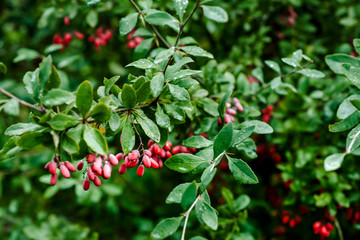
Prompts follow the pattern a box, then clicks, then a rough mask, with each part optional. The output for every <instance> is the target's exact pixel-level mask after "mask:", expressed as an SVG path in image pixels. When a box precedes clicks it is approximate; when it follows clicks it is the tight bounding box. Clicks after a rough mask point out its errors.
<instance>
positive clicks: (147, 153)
mask: <svg viewBox="0 0 360 240" xmlns="http://www.w3.org/2000/svg"><path fill="white" fill-rule="evenodd" d="M144 154H145V155H146V156H148V157H151V155H152V154H151V151H150V150H145V151H144Z"/></svg>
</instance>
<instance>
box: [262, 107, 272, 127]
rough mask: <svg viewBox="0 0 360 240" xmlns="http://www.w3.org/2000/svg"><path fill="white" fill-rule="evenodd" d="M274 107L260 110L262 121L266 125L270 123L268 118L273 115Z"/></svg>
mask: <svg viewBox="0 0 360 240" xmlns="http://www.w3.org/2000/svg"><path fill="white" fill-rule="evenodd" d="M273 111H274V106H273V105H269V106H267V107H266V108H264V109H262V110H261V113H262V121H263V122H266V123H268V122H269V121H270V118H271V116H272V114H273Z"/></svg>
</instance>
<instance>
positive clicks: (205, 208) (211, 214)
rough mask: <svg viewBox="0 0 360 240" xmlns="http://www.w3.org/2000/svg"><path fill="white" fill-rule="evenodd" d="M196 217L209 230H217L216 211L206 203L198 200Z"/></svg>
mask: <svg viewBox="0 0 360 240" xmlns="http://www.w3.org/2000/svg"><path fill="white" fill-rule="evenodd" d="M196 215H197V217H198V218H199V220H200V219H201V220H200V222H203V223H205V224H206V225H207V226H208V227H209V228H211V229H213V230H215V231H216V230H217V228H218V217H217V214H216V210H215V209H214V208H212V207H211V206H210V205H209V204H208V203H207V202H205V201H204V200H202V199H200V200H199V201H198V202H197V203H196Z"/></svg>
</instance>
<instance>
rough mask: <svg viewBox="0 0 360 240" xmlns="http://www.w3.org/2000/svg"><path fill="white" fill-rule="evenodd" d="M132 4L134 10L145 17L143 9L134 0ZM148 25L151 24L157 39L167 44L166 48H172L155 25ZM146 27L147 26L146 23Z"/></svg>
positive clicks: (131, 0)
mask: <svg viewBox="0 0 360 240" xmlns="http://www.w3.org/2000/svg"><path fill="white" fill-rule="evenodd" d="M130 3H131V4H132V5H133V6H134V8H135V9H136V10H137V11H138V12H139V14H140V16H141V17H143V16H144V13H143V12H142V11H141V9H140V8H139V6H138V5H137V4H136V3H135V2H134V0H130ZM148 24H149V26H150V27H151V29H152V31H153V32H154V33H155V35H156V37H157V38H158V39H160V40H161V41H162V42H163V43H164V44H165V46H166V47H167V48H170V47H171V45H170V44H169V43H168V42H167V41H166V40H165V38H164V37H163V36H162V35H161V34H160V33H159V31H158V30H157V28H156V27H155V26H154V25H152V24H150V23H148ZM144 25H145V23H144Z"/></svg>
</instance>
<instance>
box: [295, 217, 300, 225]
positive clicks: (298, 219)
mask: <svg viewBox="0 0 360 240" xmlns="http://www.w3.org/2000/svg"><path fill="white" fill-rule="evenodd" d="M295 222H296V224H299V223H301V218H300V217H299V216H296V217H295Z"/></svg>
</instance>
